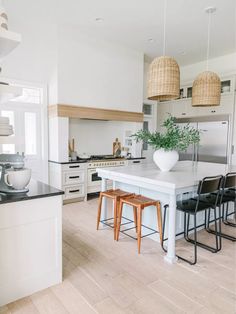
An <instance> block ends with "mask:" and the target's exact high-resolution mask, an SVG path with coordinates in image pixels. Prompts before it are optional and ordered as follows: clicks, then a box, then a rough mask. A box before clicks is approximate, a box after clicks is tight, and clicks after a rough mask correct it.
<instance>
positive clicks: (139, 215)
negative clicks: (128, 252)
mask: <svg viewBox="0 0 236 314" xmlns="http://www.w3.org/2000/svg"><path fill="white" fill-rule="evenodd" d="M141 229H142V208H141V206H138V254H140V248H141Z"/></svg>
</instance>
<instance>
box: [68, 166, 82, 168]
mask: <svg viewBox="0 0 236 314" xmlns="http://www.w3.org/2000/svg"><path fill="white" fill-rule="evenodd" d="M79 167H80V165H77V166H69V168H79Z"/></svg>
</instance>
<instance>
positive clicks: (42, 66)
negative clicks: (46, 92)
mask: <svg viewBox="0 0 236 314" xmlns="http://www.w3.org/2000/svg"><path fill="white" fill-rule="evenodd" d="M11 29H12V30H15V31H17V32H18V33H20V34H21V35H22V42H21V43H20V44H19V46H18V47H17V48H16V49H15V50H13V51H12V52H11V53H10V54H9V55H8V56H7V57H6V58H5V59H4V60H3V61H2V63H1V67H2V76H4V77H9V78H11V79H13V78H14V79H17V80H21V81H28V82H37V83H41V84H44V85H45V84H48V82H49V80H50V77H51V73H52V70H53V68H54V67H55V61H56V39H57V31H56V26H55V25H52V24H44V23H41V24H38V23H30V25H29V23H27V20H26V21H24V20H23V19H21V20H16V21H11Z"/></svg>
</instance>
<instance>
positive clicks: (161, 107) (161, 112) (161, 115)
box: [157, 102, 173, 126]
mask: <svg viewBox="0 0 236 314" xmlns="http://www.w3.org/2000/svg"><path fill="white" fill-rule="evenodd" d="M169 114H171V115H173V103H172V102H163V103H160V104H158V110H157V120H158V125H159V126H161V125H162V124H163V122H164V120H165V119H166V118H167V117H168V116H169Z"/></svg>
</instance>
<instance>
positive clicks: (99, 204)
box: [97, 193, 103, 230]
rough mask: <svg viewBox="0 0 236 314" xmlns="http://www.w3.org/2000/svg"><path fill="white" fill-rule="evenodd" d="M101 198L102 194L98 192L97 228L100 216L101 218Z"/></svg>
mask: <svg viewBox="0 0 236 314" xmlns="http://www.w3.org/2000/svg"><path fill="white" fill-rule="evenodd" d="M102 198H103V195H102V194H101V193H100V196H99V201H98V214H97V230H98V228H99V223H100V218H101V210H102Z"/></svg>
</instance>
